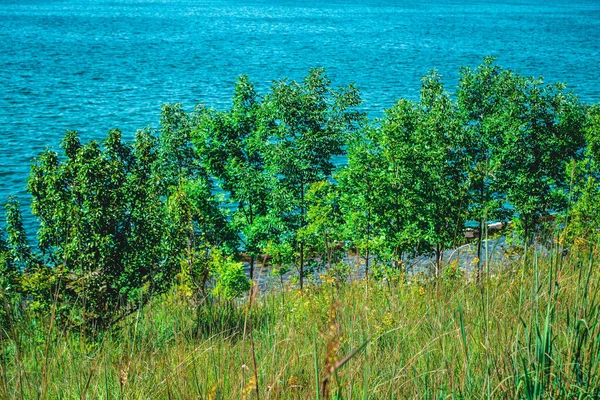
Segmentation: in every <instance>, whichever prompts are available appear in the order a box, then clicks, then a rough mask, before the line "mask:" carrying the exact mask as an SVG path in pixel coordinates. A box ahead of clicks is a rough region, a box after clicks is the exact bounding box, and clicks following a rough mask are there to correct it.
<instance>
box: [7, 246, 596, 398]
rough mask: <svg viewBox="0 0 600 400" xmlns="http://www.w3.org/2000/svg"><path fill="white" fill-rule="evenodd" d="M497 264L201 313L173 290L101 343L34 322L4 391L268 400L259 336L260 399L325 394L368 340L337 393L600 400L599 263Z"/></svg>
mask: <svg viewBox="0 0 600 400" xmlns="http://www.w3.org/2000/svg"><path fill="white" fill-rule="evenodd" d="M492 270H494V271H496V272H495V273H494V274H493V275H492V276H489V277H484V278H483V279H482V282H481V283H480V284H478V283H476V282H474V281H472V280H469V279H467V278H461V277H458V278H454V279H453V280H448V279H447V280H441V281H437V282H435V281H418V280H412V281H410V283H407V282H404V281H399V282H390V284H389V285H388V284H387V283H381V282H373V281H371V282H365V281H354V282H351V283H341V282H339V281H332V280H329V281H327V282H325V283H324V284H323V285H322V286H319V287H317V286H310V287H308V288H307V289H305V290H304V291H303V292H299V291H298V290H295V289H288V290H285V291H281V290H278V291H274V292H272V293H269V294H266V295H265V294H263V295H259V296H258V297H257V298H256V300H255V301H254V303H253V305H252V307H251V309H250V311H249V312H248V303H247V299H246V300H245V301H243V302H240V303H236V304H232V303H213V304H210V305H203V306H202V307H200V308H199V307H197V306H195V305H194V303H193V302H191V301H189V299H186V298H184V297H180V296H178V295H176V294H170V295H168V296H164V297H161V298H156V299H154V301H152V302H151V304H150V305H149V306H147V307H145V308H144V309H143V310H142V311H140V312H138V313H137V314H134V315H131V316H129V317H128V319H127V320H125V321H123V322H122V323H121V324H120V325H119V326H118V327H116V328H115V329H114V330H113V331H112V332H111V333H108V334H105V335H103V336H100V337H97V338H93V339H92V338H82V336H81V333H80V332H78V331H77V332H74V331H68V330H62V329H61V328H60V327H58V326H56V325H52V326H51V324H50V322H49V320H50V317H48V321H41V322H40V321H37V322H35V321H32V320H27V321H26V322H21V323H19V324H18V325H17V326H14V327H13V329H12V332H9V334H10V335H12V337H13V338H14V340H4V341H3V342H2V351H3V354H4V358H3V362H2V370H1V371H0V374H1V377H0V396H1V397H2V398H17V399H31V398H49V399H50V398H51V399H54V398H64V399H71V398H89V399H116V398H122V399H151V398H172V399H196V398H201V399H230V398H232V399H239V398H256V397H257V394H256V391H255V382H254V378H253V377H254V372H255V371H254V362H253V357H252V342H251V339H250V338H251V335H250V334H251V333H252V338H253V339H254V353H255V356H256V375H257V377H258V382H256V385H257V386H258V394H259V395H260V398H261V399H269V398H271V399H276V398H297V399H307V398H318V397H319V396H321V395H322V394H323V393H321V392H322V389H323V385H322V380H323V378H324V376H325V375H326V373H327V369H328V368H329V371H332V369H331V367H332V366H334V365H335V364H339V362H340V361H342V360H343V359H344V357H346V356H348V355H350V354H352V352H353V351H355V350H356V349H358V351H356V352H355V353H354V355H353V356H352V357H351V358H350V359H349V360H348V361H347V363H345V364H344V365H342V366H340V367H339V368H337V369H335V368H334V369H333V373H332V374H331V378H330V379H329V382H328V385H327V389H326V391H327V392H328V394H329V395H330V396H331V397H333V398H345V399H352V398H385V399H389V398H426V399H431V398H453V399H462V398H464V399H472V398H530V399H533V398H597V397H598V396H599V395H600V389H599V387H600V382H599V380H598V378H599V376H600V374H599V372H598V360H599V357H600V340H599V338H598V336H599V334H600V326H599V323H598V296H597V292H598V289H599V284H600V282H599V279H600V272H599V271H598V268H597V263H596V261H595V258H594V256H593V255H592V254H591V253H585V252H581V253H576V252H573V253H571V254H568V255H566V256H563V255H562V253H561V252H559V251H551V252H550V253H549V254H546V255H543V256H542V255H539V254H537V255H536V254H534V255H532V256H530V257H529V258H528V261H527V262H526V263H515V264H510V265H509V264H504V265H496V266H493V268H492ZM250 322H251V324H250ZM36 323H37V326H34V325H35V324H36ZM250 329H252V332H250ZM365 343H366V346H365V347H364V348H361V347H360V346H361V345H363V344H365Z"/></svg>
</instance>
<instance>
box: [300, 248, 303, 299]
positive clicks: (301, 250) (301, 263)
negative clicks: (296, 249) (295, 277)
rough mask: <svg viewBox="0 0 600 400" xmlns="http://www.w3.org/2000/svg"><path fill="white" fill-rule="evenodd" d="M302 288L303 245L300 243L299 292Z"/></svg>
mask: <svg viewBox="0 0 600 400" xmlns="http://www.w3.org/2000/svg"><path fill="white" fill-rule="evenodd" d="M303 288H304V243H302V242H300V290H302V289H303Z"/></svg>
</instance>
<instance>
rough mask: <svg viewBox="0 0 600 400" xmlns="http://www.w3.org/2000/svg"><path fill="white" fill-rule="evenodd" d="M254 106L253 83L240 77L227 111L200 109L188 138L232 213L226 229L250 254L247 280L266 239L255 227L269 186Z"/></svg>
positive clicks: (259, 223)
mask: <svg viewBox="0 0 600 400" xmlns="http://www.w3.org/2000/svg"><path fill="white" fill-rule="evenodd" d="M260 107H261V101H260V98H259V97H258V95H257V94H256V91H255V89H254V85H253V84H252V82H250V81H249V79H248V77H246V76H241V77H240V78H239V79H238V81H237V83H236V85H235V95H234V98H233V106H232V108H231V109H230V110H228V111H225V112H218V111H214V110H206V111H205V112H204V113H202V115H200V117H199V118H198V119H197V124H196V126H195V128H194V134H193V136H194V142H195V145H196V149H197V152H198V155H199V157H200V158H201V159H202V160H204V163H205V164H206V166H207V169H208V171H209V172H210V174H211V175H212V176H213V177H214V178H215V179H216V181H217V183H218V185H219V187H220V188H221V189H222V190H223V191H224V192H225V193H227V195H228V199H229V203H230V204H231V205H232V207H233V208H234V210H235V211H234V212H233V215H232V217H231V225H232V227H233V229H234V230H235V231H237V232H239V233H240V240H241V241H242V243H243V245H244V250H245V251H246V253H248V254H249V255H250V279H252V278H253V276H254V264H255V260H256V257H257V256H258V255H259V254H260V250H261V246H262V243H263V242H264V241H265V240H266V239H267V237H268V235H265V232H264V230H263V229H261V227H262V225H263V222H264V218H265V217H266V215H267V210H268V203H269V200H268V199H269V195H270V191H271V185H272V182H271V177H270V176H269V175H268V174H267V173H266V171H265V165H264V159H263V152H264V146H265V142H264V138H263V137H262V135H261V132H260V131H259V129H258V125H259V122H258V119H259V118H260Z"/></svg>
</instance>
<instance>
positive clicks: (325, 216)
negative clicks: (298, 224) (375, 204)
mask: <svg viewBox="0 0 600 400" xmlns="http://www.w3.org/2000/svg"><path fill="white" fill-rule="evenodd" d="M306 204H307V206H308V209H307V213H306V221H307V222H306V225H305V226H304V227H302V228H300V229H299V230H298V237H299V239H300V240H301V241H302V242H303V243H306V245H307V247H308V248H309V250H314V251H315V252H316V253H317V254H318V256H320V258H321V261H322V262H323V264H325V263H326V264H327V268H328V269H329V268H330V267H331V265H332V264H333V263H335V262H336V261H337V260H338V258H339V254H338V253H340V251H341V249H340V246H339V245H340V242H339V239H340V238H341V237H342V234H341V232H340V227H341V226H342V225H343V220H342V215H341V212H340V207H339V192H338V190H337V187H336V186H335V185H334V184H332V183H330V182H328V181H319V182H315V183H313V184H312V185H311V186H310V188H309V189H308V192H307V193H306Z"/></svg>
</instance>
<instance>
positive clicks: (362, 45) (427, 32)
mask: <svg viewBox="0 0 600 400" xmlns="http://www.w3.org/2000/svg"><path fill="white" fill-rule="evenodd" d="M599 33H600V1H597V0H593V1H592V0H574V1H559V0H546V1H523V0H513V1H507V0H500V1H483V0H467V1H452V0H438V1H435V2H432V1H415V0H409V1H402V2H400V1H398V2H390V1H376V0H345V1H323V0H320V1H302V2H300V1H289V0H288V1H286V0H245V1H241V0H199V1H185V0H171V1H146V0H119V1H107V0H93V1H92V0H90V1H84V0H72V1H51V0H18V1H6V0H0V149H1V151H2V155H1V156H0V199H2V201H3V200H4V198H5V197H6V196H8V195H9V194H16V195H18V197H19V198H20V199H22V200H23V201H26V193H25V189H24V187H25V182H26V177H27V175H28V171H29V165H30V162H31V160H32V158H33V157H34V156H35V155H36V154H38V153H39V152H40V151H42V150H43V149H44V148H45V147H47V146H49V147H55V148H56V147H58V144H59V142H60V139H61V138H62V136H63V134H64V132H65V131H66V130H67V129H75V130H77V131H79V132H80V133H81V135H82V137H83V138H84V139H86V140H87V139H92V138H102V137H104V135H105V134H106V132H107V131H108V130H109V129H111V128H114V127H119V128H121V129H122V130H123V131H124V135H125V137H126V138H129V139H130V138H132V137H133V135H134V133H135V131H136V129H138V128H141V127H145V126H156V124H157V121H158V116H159V110H160V105H161V104H162V103H165V102H182V103H183V104H184V105H185V106H186V107H187V108H188V109H192V108H193V106H194V105H195V104H197V103H199V102H202V103H205V104H208V105H212V106H215V107H218V108H222V107H226V106H227V105H228V104H229V101H230V99H231V95H232V91H233V83H234V82H235V79H236V77H237V76H239V75H240V74H247V75H249V76H250V78H251V79H252V80H253V81H255V82H256V83H257V85H258V87H259V89H260V90H261V91H264V90H266V89H267V88H268V86H269V84H270V82H271V81H272V80H273V79H277V78H282V77H289V78H292V79H300V78H301V77H302V76H304V75H305V74H306V72H307V71H308V69H309V68H310V67H314V66H322V67H325V68H327V71H328V73H329V75H330V77H331V78H332V80H333V81H334V83H336V84H346V83H349V82H356V84H357V85H358V87H359V88H360V89H361V90H362V94H363V97H364V100H365V106H364V107H365V110H366V111H368V112H369V113H370V115H371V116H377V115H380V114H381V111H382V110H383V109H384V108H387V107H390V106H391V105H392V104H393V103H394V101H395V100H397V99H398V98H400V97H408V98H416V96H417V95H418V90H419V84H420V81H419V80H420V78H421V77H422V76H423V75H424V74H425V73H426V72H427V71H428V70H430V69H433V68H436V69H438V70H439V71H440V73H442V74H443V75H444V77H445V80H446V82H447V85H448V87H449V88H451V89H452V88H453V87H454V85H455V84H456V80H457V77H458V70H459V67H460V66H462V65H471V66H474V65H476V64H478V63H479V62H480V61H481V58H482V57H483V56H485V55H495V56H498V57H499V63H500V64H501V65H503V66H506V67H510V68H513V69H515V70H518V71H519V72H522V73H524V74H531V75H544V77H545V78H546V80H547V81H548V82H556V81H563V82H568V83H569V86H570V87H571V88H572V89H573V90H574V91H575V92H576V93H578V94H579V95H580V97H581V98H582V99H583V100H585V101H589V102H597V101H600V74H599V69H598V65H599V61H600V41H599V40H598V39H599V36H600V35H599Z"/></svg>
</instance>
